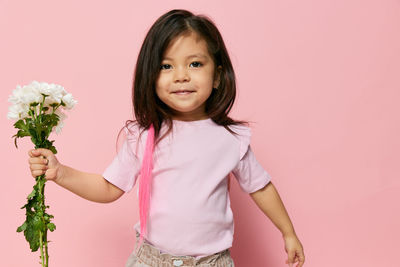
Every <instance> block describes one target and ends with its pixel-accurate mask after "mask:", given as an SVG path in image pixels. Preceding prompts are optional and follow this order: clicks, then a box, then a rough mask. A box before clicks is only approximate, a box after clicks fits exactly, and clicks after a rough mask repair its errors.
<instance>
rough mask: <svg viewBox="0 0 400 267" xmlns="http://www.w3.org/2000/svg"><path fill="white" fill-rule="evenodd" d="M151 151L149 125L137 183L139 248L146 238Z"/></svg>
mask: <svg viewBox="0 0 400 267" xmlns="http://www.w3.org/2000/svg"><path fill="white" fill-rule="evenodd" d="M153 149H154V127H153V124H151V125H150V127H149V130H148V134H147V140H146V148H145V151H144V155H143V161H142V168H141V172H140V182H139V210H140V240H139V246H140V245H141V244H142V242H143V237H144V236H147V227H146V225H147V217H148V214H149V208H150V195H151V184H152V179H151V178H152V177H151V171H152V169H153Z"/></svg>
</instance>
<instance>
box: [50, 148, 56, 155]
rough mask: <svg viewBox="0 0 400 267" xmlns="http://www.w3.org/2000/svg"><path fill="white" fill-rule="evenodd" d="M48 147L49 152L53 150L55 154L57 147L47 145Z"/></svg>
mask: <svg viewBox="0 0 400 267" xmlns="http://www.w3.org/2000/svg"><path fill="white" fill-rule="evenodd" d="M49 149H50V150H51V152H53V153H54V154H57V149H56V147H55V146H51V147H49Z"/></svg>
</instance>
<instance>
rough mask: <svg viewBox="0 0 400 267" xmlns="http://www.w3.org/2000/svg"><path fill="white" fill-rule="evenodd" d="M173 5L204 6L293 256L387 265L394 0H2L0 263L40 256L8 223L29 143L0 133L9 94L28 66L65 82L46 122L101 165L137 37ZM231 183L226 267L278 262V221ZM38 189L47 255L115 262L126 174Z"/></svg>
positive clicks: (130, 239)
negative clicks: (42, 192) (57, 110)
mask: <svg viewBox="0 0 400 267" xmlns="http://www.w3.org/2000/svg"><path fill="white" fill-rule="evenodd" d="M167 2H168V3H167ZM172 8H187V9H190V10H192V11H194V12H195V13H206V14H208V15H209V16H211V17H212V18H213V19H214V21H215V22H216V24H217V25H218V26H219V29H220V31H221V32H222V35H223V36H224V38H225V41H226V44H227V46H228V49H229V52H230V54H231V58H232V61H233V64H234V67H235V70H236V73H237V79H238V90H239V92H238V98H237V102H236V104H235V107H234V109H233V113H232V115H233V116H234V117H236V118H239V119H246V120H252V121H254V122H255V123H254V124H253V125H252V128H253V139H252V146H253V147H254V152H255V153H256V155H257V157H258V159H259V161H260V162H261V163H262V164H263V166H265V169H266V170H267V171H268V172H269V173H270V174H271V176H272V179H273V182H274V183H275V185H276V187H277V188H278V190H279V192H280V194H281V197H282V199H283V201H284V203H285V205H286V207H287V209H288V211H289V213H290V216H291V218H292V221H293V223H294V225H295V228H296V231H297V233H298V236H299V237H300V239H301V240H302V242H303V245H304V247H305V253H306V259H307V260H306V264H305V266H308V267H321V266H323V267H333V266H335V267H336V266H346V267H347V266H349V267H354V266H365V267H376V266H385V267H395V266H399V265H398V264H399V263H398V257H397V255H398V249H399V238H400V230H399V227H398V226H399V225H400V216H399V211H400V210H399V200H400V199H399V195H400V182H399V180H400V179H399V178H400V177H399V175H400V171H399V167H398V164H399V151H400V141H399V140H400V139H399V136H400V117H399V112H400V108H399V97H400V91H399V89H400V79H399V73H400V49H399V48H400V34H399V33H400V2H399V1H398V0H382V1H372V0H363V1H361V0H328V1H317V0H314V1H313V0H304V1H293V0H289V1H261V0H260V1H228V0H225V1H214V0H213V1H211V0H210V1H201V3H197V2H194V1H193V2H189V1H160V2H154V1H128V0H125V1H122V0H119V1H112V2H111V1H93V0H90V1H89V0H87V1H77V0H73V1H62V2H61V1H50V0H47V1H43V0H40V1H39V0H37V1H28V0H25V1H17V0H14V1H6V0H0V36H1V37H0V38H1V41H0V73H1V79H0V86H1V91H0V93H1V99H2V101H1V108H0V114H2V115H1V116H0V121H1V131H0V142H1V148H2V149H1V162H2V163H1V166H2V167H1V170H2V178H1V179H0V185H1V189H2V192H1V194H0V203H1V220H0V229H1V230H0V231H1V242H0V251H1V254H2V257H1V259H2V260H1V266H6V267H21V266H39V264H38V261H39V254H38V253H31V252H30V250H29V246H28V244H27V243H26V241H25V240H24V237H23V235H22V234H19V233H16V232H15V230H16V228H17V226H19V225H20V224H21V223H22V222H23V220H24V211H23V210H20V209H19V208H20V207H21V206H22V205H24V204H25V197H26V195H27V194H28V193H30V191H31V188H32V185H33V178H32V177H31V176H30V172H29V169H28V164H27V158H28V157H27V151H28V149H30V148H31V147H32V145H31V143H30V140H28V139H25V140H21V142H20V148H19V149H18V150H17V149H15V147H14V145H13V140H12V139H11V138H10V137H11V136H12V135H13V134H14V133H15V132H16V131H15V129H14V128H13V127H12V121H8V120H7V119H6V113H7V109H8V106H9V103H8V102H7V98H8V95H9V94H11V91H12V90H13V89H14V88H15V87H16V85H17V84H20V85H24V84H28V83H30V82H31V81H32V80H38V81H46V82H49V83H57V84H61V85H63V86H64V87H65V88H66V90H68V91H69V92H71V93H72V94H73V95H74V97H75V98H76V99H77V100H78V101H79V103H78V105H77V106H76V108H75V109H74V110H73V111H72V112H70V113H69V118H68V119H67V120H66V121H65V127H64V129H63V132H62V134H61V135H59V136H56V135H55V136H54V138H55V139H56V143H55V145H56V147H57V148H58V150H59V154H58V158H59V159H60V160H61V161H62V162H63V163H64V164H67V165H70V166H72V167H75V168H77V169H80V170H84V171H87V172H97V173H102V172H103V171H104V169H105V168H106V166H107V165H108V164H109V163H110V162H111V160H112V158H113V156H114V153H115V140H116V135H117V133H118V130H119V128H120V127H121V126H122V124H123V122H124V121H125V120H126V119H127V118H129V117H130V115H131V106H130V96H131V92H130V89H131V88H130V87H131V80H132V73H133V68H134V64H135V61H136V57H137V54H138V51H139V47H140V45H141V42H142V40H143V38H144V35H145V33H146V32H147V30H148V28H149V27H150V25H151V24H152V23H153V22H154V21H155V19H156V18H158V17H159V16H160V15H161V14H163V13H164V12H166V11H167V10H169V9H172ZM231 197H232V208H233V210H234V214H235V240H234V243H233V248H232V250H231V251H232V256H233V258H234V259H235V262H236V266H239V267H248V266H271V267H279V266H286V265H285V264H284V261H285V259H286V255H285V252H284V244H283V241H282V239H281V234H280V232H279V231H278V230H277V228H275V226H274V225H273V224H272V223H271V222H270V221H269V219H268V218H267V217H266V216H264V215H263V213H262V212H261V211H260V210H259V209H258V207H257V206H256V205H255V204H254V202H253V201H252V199H251V198H250V197H249V196H248V195H246V194H244V193H243V192H242V191H241V190H240V188H239V187H238V185H237V183H236V181H234V183H233V188H232V192H231ZM47 201H48V204H49V205H50V206H51V208H50V213H52V214H54V215H55V220H54V222H55V223H56V225H57V230H56V231H55V232H53V233H50V240H51V241H53V242H52V243H50V265H51V266H56V267H67V266H68V267H70V266H74V267H87V266H98V267H102V266H104V267H106V266H107V267H109V266H124V263H125V261H126V258H127V257H128V255H129V254H130V252H131V250H132V249H133V247H134V231H133V225H134V223H136V222H137V220H138V212H137V210H138V205H137V200H136V186H135V188H134V189H133V191H131V193H129V194H126V195H124V196H123V197H122V198H121V199H120V200H118V201H117V202H114V203H111V204H97V203H92V202H89V201H86V200H83V199H80V198H79V197H77V196H75V195H74V194H72V193H70V192H68V191H66V190H64V189H62V188H60V187H58V186H57V185H55V184H53V183H49V184H48V186H47Z"/></svg>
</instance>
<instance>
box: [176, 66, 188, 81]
mask: <svg viewBox="0 0 400 267" xmlns="http://www.w3.org/2000/svg"><path fill="white" fill-rule="evenodd" d="M188 81H190V76H189V73H188V71H187V70H186V68H176V69H175V72H174V82H188Z"/></svg>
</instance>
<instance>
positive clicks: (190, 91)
mask: <svg viewBox="0 0 400 267" xmlns="http://www.w3.org/2000/svg"><path fill="white" fill-rule="evenodd" d="M192 92H194V90H186V89H182V90H176V91H172V93H173V94H179V93H192Z"/></svg>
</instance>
